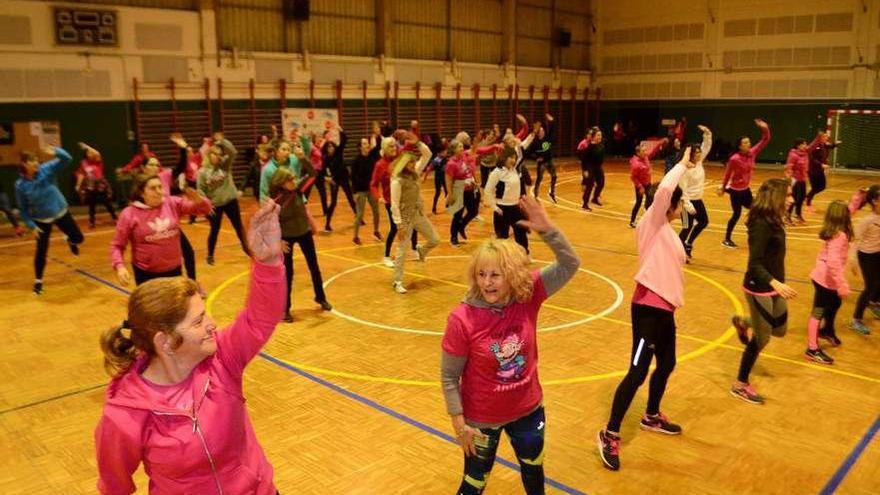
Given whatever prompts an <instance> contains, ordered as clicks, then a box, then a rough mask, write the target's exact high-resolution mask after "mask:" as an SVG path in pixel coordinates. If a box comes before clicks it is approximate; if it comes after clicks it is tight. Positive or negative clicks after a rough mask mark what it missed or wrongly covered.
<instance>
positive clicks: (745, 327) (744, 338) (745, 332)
mask: <svg viewBox="0 0 880 495" xmlns="http://www.w3.org/2000/svg"><path fill="white" fill-rule="evenodd" d="M730 323H732V324H733V328H735V329H736V336H737V337H739V341H740V342H741V343H742V345H749V328H750V327H751V326H752V324H751V322H750V321H749V319H748V318H746V317H745V316H740V315H733V317H732V318H731V319H730Z"/></svg>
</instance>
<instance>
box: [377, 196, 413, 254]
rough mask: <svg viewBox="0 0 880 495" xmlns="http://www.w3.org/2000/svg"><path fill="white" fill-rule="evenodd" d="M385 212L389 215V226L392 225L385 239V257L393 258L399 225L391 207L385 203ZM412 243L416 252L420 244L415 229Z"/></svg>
mask: <svg viewBox="0 0 880 495" xmlns="http://www.w3.org/2000/svg"><path fill="white" fill-rule="evenodd" d="M385 211H386V212H387V213H388V224H389V225H391V228H389V229H388V236H387V237H386V238H385V257H386V258H390V257H391V245H392V244H394V238H395V237H397V224H396V223H394V218H392V217H391V205H390V204H388V203H385ZM410 243H411V244H412V248H413V251H415V249H416V246H417V245H418V243H419V233H418V232H417V231H416V229H413V233H412V237H410Z"/></svg>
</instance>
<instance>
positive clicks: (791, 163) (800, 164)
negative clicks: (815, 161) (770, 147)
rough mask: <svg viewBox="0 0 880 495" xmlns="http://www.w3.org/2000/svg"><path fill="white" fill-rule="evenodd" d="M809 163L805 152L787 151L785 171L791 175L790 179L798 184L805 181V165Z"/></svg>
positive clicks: (794, 149)
mask: <svg viewBox="0 0 880 495" xmlns="http://www.w3.org/2000/svg"><path fill="white" fill-rule="evenodd" d="M809 161H810V155H809V154H807V152H806V151H801V150H799V149H797V148H793V149H790V150H788V159H787V160H786V161H785V171H786V172H787V173H788V174H790V175H791V178H792V179H794V180H796V181H798V182H805V181H806V180H807V165H808V164H809Z"/></svg>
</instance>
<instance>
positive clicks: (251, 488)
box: [95, 259, 286, 495]
mask: <svg viewBox="0 0 880 495" xmlns="http://www.w3.org/2000/svg"><path fill="white" fill-rule="evenodd" d="M278 261H279V262H278V263H277V264H275V265H264V264H260V263H254V264H253V265H252V268H251V282H250V292H249V294H248V299H247V303H246V304H245V308H244V310H243V311H242V312H241V313H239V315H238V317H237V318H236V319H235V322H234V323H232V325H230V326H229V327H227V328H226V329H224V330H222V331H220V332H218V333H217V334H216V339H217V352H215V353H214V355H212V356H210V357H208V358H206V359H205V360H204V361H202V362H201V363H199V364H198V365H197V366H196V367H195V369H193V371H192V373H191V374H190V377H189V379H187V380H185V381H184V382H182V383H180V384H177V385H172V386H169V387H161V386H156V385H151V384H148V383H147V382H146V381H145V379H144V378H143V377H142V376H141V373H142V372H143V370H144V369H145V368H146V366H147V364H148V363H147V358H146V356H141V358H140V359H138V360H137V361H136V362H135V363H134V364H133V365H132V366H131V368H129V369H128V371H126V372H125V373H124V374H123V375H122V376H119V377H117V378H114V379H113V380H112V381H111V382H110V385H109V387H108V388H107V396H106V403H105V405H104V412H103V415H102V416H101V420H100V421H99V422H98V426H97V428H96V429H95V449H96V451H97V460H98V491H99V492H100V493H102V494H129V493H133V492H134V491H135V489H136V487H135V485H134V482H133V481H132V474H134V472H135V471H136V470H137V468H138V465H139V464H140V463H141V462H143V463H144V470H145V471H146V472H147V475H148V476H149V477H150V489H149V490H150V493H151V494H152V495H163V494H182V493H193V494H196V493H198V494H215V493H221V490H222V493H226V494H244V493H248V494H257V495H274V494H275V485H274V482H273V471H272V466H271V465H270V464H269V461H268V460H267V459H266V455H265V454H264V453H263V449H262V448H261V447H260V444H259V443H258V442H257V437H256V435H255V434H254V429H253V426H252V425H251V420H250V418H249V417H248V412H247V408H246V407H245V399H244V397H243V392H242V374H243V373H244V368H245V366H247V364H248V363H249V362H250V361H251V360H252V359H253V358H254V357H255V356H256V355H257V353H258V352H260V349H261V348H262V347H263V345H264V344H265V343H266V342H267V341H268V340H269V338H270V337H271V336H272V332H273V331H274V330H275V325H277V324H278V321H279V320H280V319H281V315H282V313H283V311H284V294H285V293H286V292H285V291H286V284H285V282H284V265H283V264H281V263H280V259H279V260H278ZM182 387H186V388H188V390H185V391H182V390H181V388H182ZM160 389H166V390H164V391H160ZM163 392H164V393H163ZM181 392H183V393H184V394H186V395H187V396H190V397H191V398H192V400H193V407H192V409H187V410H180V409H178V408H176V407H174V405H173V402H174V397H175V396H177V397H179V396H181V395H182V394H181Z"/></svg>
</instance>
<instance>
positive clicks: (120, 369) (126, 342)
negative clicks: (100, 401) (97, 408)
mask: <svg viewBox="0 0 880 495" xmlns="http://www.w3.org/2000/svg"><path fill="white" fill-rule="evenodd" d="M198 293H199V287H198V285H197V284H196V283H195V282H194V281H193V280H190V279H188V278H184V277H172V278H157V279H153V280H150V281H147V282H145V283H143V284H141V285H139V286H138V287H137V288H136V289H135V290H134V291H133V292H132V293H131V296H130V297H129V298H128V318H127V319H126V321H125V323H123V324H122V325H118V326H116V327H113V328H111V329H109V330H107V331H106V332H104V334H103V335H101V339H100V343H101V351H102V352H103V353H104V369H105V370H106V371H107V374H109V375H110V376H113V377H116V376H120V375H122V374H124V373H125V372H126V371H127V370H128V368H129V367H131V365H132V364H133V363H134V362H135V360H137V358H138V356H140V355H141V354H146V355H147V356H148V357H153V356H155V355H156V348H155V346H154V345H153V337H155V335H156V333H158V332H162V333H165V334H166V335H168V336H169V337H170V338H171V343H172V347H173V348H175V349H176V348H177V347H178V346H180V344H181V342H182V340H183V339H182V337H181V336H180V334H178V333H177V332H176V331H175V328H176V327H177V325H179V324H180V322H181V321H183V319H184V318H185V317H186V313H187V312H188V311H189V305H190V299H192V297H193V296H194V295H196V294H198ZM123 330H130V331H131V335H130V336H128V337H126V336H125V335H124V334H123Z"/></svg>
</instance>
